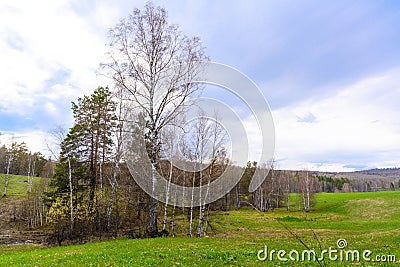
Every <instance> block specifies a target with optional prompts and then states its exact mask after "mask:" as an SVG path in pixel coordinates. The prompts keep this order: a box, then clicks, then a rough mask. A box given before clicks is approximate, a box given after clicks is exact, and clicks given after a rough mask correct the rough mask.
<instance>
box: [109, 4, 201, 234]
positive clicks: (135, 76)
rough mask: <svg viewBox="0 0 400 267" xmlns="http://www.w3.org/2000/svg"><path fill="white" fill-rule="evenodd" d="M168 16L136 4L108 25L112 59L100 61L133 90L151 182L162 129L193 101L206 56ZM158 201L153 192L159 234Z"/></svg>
mask: <svg viewBox="0 0 400 267" xmlns="http://www.w3.org/2000/svg"><path fill="white" fill-rule="evenodd" d="M167 19H168V16H167V11H166V10H165V9H164V8H161V7H155V6H154V5H153V4H151V3H148V4H147V5H146V6H145V8H144V10H139V9H135V10H134V11H133V12H132V13H131V14H130V16H129V17H128V18H126V19H123V20H121V21H120V23H118V24H117V25H116V26H115V27H114V28H112V29H111V30H110V43H109V46H108V47H109V52H108V58H109V60H108V62H107V63H105V64H102V67H104V69H105V70H106V73H105V74H106V75H108V76H110V77H111V78H112V79H113V80H114V82H115V84H116V86H117V87H120V88H124V89H125V90H126V91H127V92H129V93H130V94H131V95H132V97H133V104H134V106H136V107H137V108H138V110H139V111H138V112H140V113H142V114H143V116H144V117H145V121H146V124H145V126H144V127H145V139H146V143H147V144H148V147H147V151H148V154H149V158H150V160H151V163H152V165H153V175H152V177H148V179H152V182H153V184H154V183H156V182H157V179H156V173H155V172H156V171H157V169H158V168H159V162H158V154H159V150H160V131H161V129H162V128H163V127H164V126H166V125H168V124H169V123H170V122H171V120H173V119H174V118H175V117H176V116H177V115H178V114H180V113H182V112H183V111H184V110H185V107H188V105H190V102H191V101H190V99H191V97H192V96H194V94H195V93H196V91H197V89H198V88H199V87H198V86H196V85H194V84H191V81H193V79H194V78H195V77H196V75H198V74H199V72H200V68H199V65H198V64H197V63H198V62H200V61H204V60H206V57H205V55H204V49H203V47H202V45H201V42H200V39H199V38H197V37H194V38H189V37H187V36H185V35H183V34H182V33H181V32H180V31H179V29H178V26H177V25H171V24H169V23H168V20H167ZM172 67H174V71H173V72H171V71H170V68H172ZM153 187H154V186H153ZM157 206H158V202H157V200H156V199H155V198H153V197H151V198H150V204H149V234H150V236H157V235H158V227H157Z"/></svg>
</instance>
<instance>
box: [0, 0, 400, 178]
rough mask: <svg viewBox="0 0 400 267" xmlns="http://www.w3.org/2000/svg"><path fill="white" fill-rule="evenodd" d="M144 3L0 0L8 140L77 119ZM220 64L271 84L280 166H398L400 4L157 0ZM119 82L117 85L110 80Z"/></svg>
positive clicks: (38, 145) (33, 143)
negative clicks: (127, 22)
mask: <svg viewBox="0 0 400 267" xmlns="http://www.w3.org/2000/svg"><path fill="white" fill-rule="evenodd" d="M144 4H145V1H134V0H129V1H119V0H114V1H97V0H96V1H78V0H76V1H75V0H72V1H66V0H65V1H59V0H57V1H52V0H48V1H40V0H39V1H28V0H27V1H18V0H16V1H5V0H1V1H0V132H1V133H2V136H1V138H0V141H1V145H2V144H4V143H6V142H9V140H10V136H11V135H14V136H15V137H16V138H19V139H20V140H25V141H26V142H27V143H28V145H29V148H30V149H32V150H34V151H38V150H39V151H42V152H43V153H47V152H46V148H45V145H44V139H45V133H46V132H48V131H49V130H50V129H52V128H54V127H55V126H57V125H64V126H65V127H70V126H71V125H72V122H73V121H72V112H71V109H70V107H71V101H75V100H76V99H77V97H78V96H82V95H84V94H90V93H91V92H92V91H93V89H95V88H96V87H97V86H100V85H101V86H105V85H108V84H105V83H107V81H105V80H103V79H102V78H100V77H98V76H96V74H95V72H96V69H97V68H98V65H99V63H100V62H101V61H102V60H103V58H104V52H105V43H106V41H107V38H106V37H107V30H108V29H109V28H110V27H112V26H114V25H115V24H116V23H117V22H118V21H119V20H120V19H121V18H123V17H125V16H127V15H128V14H129V12H130V11H132V10H133V9H134V8H135V7H138V8H143V6H144ZM155 4H156V5H161V6H163V7H165V8H166V9H167V11H168V12H169V20H170V22H171V23H176V24H179V25H180V27H181V30H182V32H184V33H185V34H187V35H189V36H194V35H196V36H199V37H200V38H201V40H202V42H203V45H204V46H205V47H207V50H206V52H207V54H208V55H209V56H210V57H211V59H212V61H215V62H220V63H224V64H227V65H229V66H232V67H234V68H236V69H238V70H240V71H241V72H242V73H244V74H246V75H247V76H248V77H249V78H250V79H252V80H253V81H254V82H255V83H256V84H257V85H258V87H259V88H260V89H261V90H262V92H263V93H264V95H265V97H266V99H267V101H268V103H269V105H270V107H271V109H272V114H273V118H274V123H275V128H276V129H275V130H276V153H275V158H276V160H277V161H278V166H279V168H283V169H304V168H308V169H310V170H334V171H352V170H359V169H368V168H375V167H380V168H382V167H395V166H400V163H399V159H400V138H399V137H400V104H399V102H400V45H399V44H400V2H398V1H366V0H363V1H348V0H344V1H228V0H227V1H211V0H210V1H168V2H167V1H156V2H155ZM110 85H111V84H110Z"/></svg>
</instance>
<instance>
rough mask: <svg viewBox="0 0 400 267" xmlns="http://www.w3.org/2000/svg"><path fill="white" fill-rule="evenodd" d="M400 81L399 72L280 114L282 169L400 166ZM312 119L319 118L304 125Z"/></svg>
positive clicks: (277, 121) (277, 117) (276, 113)
mask: <svg viewBox="0 0 400 267" xmlns="http://www.w3.org/2000/svg"><path fill="white" fill-rule="evenodd" d="M399 77H400V70H399V69H396V70H393V71H390V72H388V73H385V74H383V75H380V76H377V77H371V78H366V79H364V80H362V81H359V82H357V83H355V84H353V85H349V86H347V87H345V88H342V89H340V90H338V92H339V93H337V94H336V95H334V96H331V97H325V98H321V99H318V98H313V99H312V100H307V101H303V102H301V103H297V104H295V105H292V106H289V107H285V108H282V109H279V110H275V111H274V112H273V115H274V120H275V125H276V132H277V151H276V155H277V158H278V160H279V161H280V165H282V167H285V168H296V169H299V167H301V166H300V165H302V164H303V167H307V168H310V169H330V170H333V169H334V170H344V169H346V166H347V165H359V166H366V167H386V166H395V165H396V164H398V161H397V160H396V159H397V157H396V155H397V156H399V152H398V151H400V139H399V138H398V137H399V136H400V124H399V121H398V118H399V115H400V107H399V106H398V104H397V103H396V102H397V100H398V99H400V78H399ZM308 114H313V116H314V117H315V120H314V121H313V122H304V121H301V120H299V118H304V117H306V116H308ZM347 170H352V168H349V169H347Z"/></svg>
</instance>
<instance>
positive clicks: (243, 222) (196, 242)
mask: <svg viewBox="0 0 400 267" xmlns="http://www.w3.org/2000/svg"><path fill="white" fill-rule="evenodd" d="M316 203H317V204H316V205H315V206H314V208H313V209H312V211H311V212H309V213H305V212H302V211H289V212H288V211H286V210H285V209H279V210H274V211H269V212H264V213H262V212H258V211H255V210H252V209H249V208H243V209H241V210H237V211H227V212H222V211H218V212H213V213H212V216H211V218H210V225H209V226H208V232H209V236H208V237H205V238H189V237H186V236H184V234H183V232H184V231H183V228H184V226H183V225H184V224H185V225H186V224H187V223H186V222H184V220H185V218H184V217H178V220H177V224H178V228H179V225H181V227H180V228H181V230H182V233H181V234H180V236H179V237H175V238H155V239H130V240H129V239H121V240H112V241H105V242H94V243H89V244H85V245H74V246H66V247H54V248H40V247H39V246H36V245H18V246H0V265H1V266H320V265H322V266H396V265H398V266H400V208H399V207H400V192H399V191H395V192H371V193H332V194H329V193H321V194H317V195H316ZM185 230H186V229H185ZM338 239H345V240H346V241H347V247H346V248H344V249H343V250H356V249H357V250H359V251H360V255H361V253H362V252H363V251H364V250H371V251H372V255H371V256H369V258H370V259H371V261H369V262H365V261H363V259H360V262H353V261H350V260H349V261H342V262H340V261H338V260H336V261H331V260H330V259H329V258H328V256H327V255H326V257H325V259H324V261H322V262H320V263H318V262H316V261H307V260H306V261H300V262H294V261H290V260H289V261H288V262H283V261H280V260H278V259H277V256H276V253H275V255H273V256H274V257H273V260H272V262H271V261H270V260H269V259H267V260H265V261H260V260H258V258H257V253H258V251H259V250H263V249H264V246H268V251H271V250H273V249H274V250H276V251H278V250H285V251H286V252H287V253H289V251H291V250H298V251H300V252H301V251H303V250H305V249H306V248H305V246H304V244H305V245H306V246H307V247H308V248H309V249H314V250H315V251H316V252H317V253H318V254H317V255H320V252H321V250H323V249H328V248H329V247H332V248H333V249H338V247H337V244H336V242H337V240H338ZM301 242H303V243H304V244H302V243H301ZM261 255H263V254H261ZM377 255H378V256H379V257H380V258H383V257H387V256H388V255H395V256H396V263H393V262H390V263H388V262H386V263H382V262H379V263H377V262H373V261H372V260H375V259H376V256H377ZM286 258H287V255H286Z"/></svg>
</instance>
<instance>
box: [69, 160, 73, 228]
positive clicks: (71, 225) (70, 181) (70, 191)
mask: <svg viewBox="0 0 400 267" xmlns="http://www.w3.org/2000/svg"><path fill="white" fill-rule="evenodd" d="M68 181H69V212H70V229H71V234H72V231H73V229H74V202H73V188H72V170H71V159H70V158H69V156H68Z"/></svg>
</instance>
